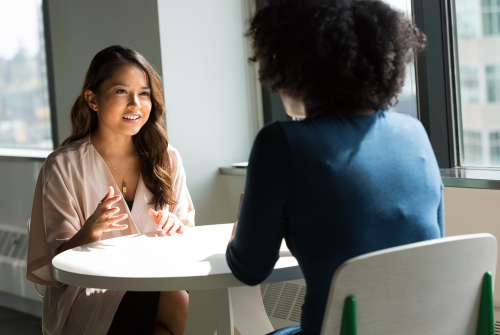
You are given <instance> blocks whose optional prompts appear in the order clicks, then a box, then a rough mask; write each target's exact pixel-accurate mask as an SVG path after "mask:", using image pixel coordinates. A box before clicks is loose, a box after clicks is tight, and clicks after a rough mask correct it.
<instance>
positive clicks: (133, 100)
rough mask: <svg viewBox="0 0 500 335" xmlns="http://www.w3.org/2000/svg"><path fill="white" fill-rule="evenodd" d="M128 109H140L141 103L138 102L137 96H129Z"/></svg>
mask: <svg viewBox="0 0 500 335" xmlns="http://www.w3.org/2000/svg"><path fill="white" fill-rule="evenodd" d="M129 106H130V107H138V108H141V103H140V101H139V96H138V95H137V94H131V95H130V102H129Z"/></svg>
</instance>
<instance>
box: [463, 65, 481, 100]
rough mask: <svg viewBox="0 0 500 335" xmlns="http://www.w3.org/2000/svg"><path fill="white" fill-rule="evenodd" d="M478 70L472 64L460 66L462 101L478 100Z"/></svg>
mask: <svg viewBox="0 0 500 335" xmlns="http://www.w3.org/2000/svg"><path fill="white" fill-rule="evenodd" d="M479 94H480V93H479V70H478V68H477V67H473V66H461V67H460V95H461V98H462V103H476V102H479Z"/></svg>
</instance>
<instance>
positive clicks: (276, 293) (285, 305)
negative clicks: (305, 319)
mask: <svg viewBox="0 0 500 335" xmlns="http://www.w3.org/2000/svg"><path fill="white" fill-rule="evenodd" d="M260 291H261V293H262V301H263V302H264V308H265V309H266V313H267V316H268V317H269V320H270V321H271V324H272V325H273V327H274V329H279V328H283V327H288V326H292V325H296V324H298V323H300V315H301V313H302V309H301V307H302V304H303V303H304V297H305V295H306V285H305V281H304V280H303V279H299V280H291V281H287V282H278V283H271V284H261V285H260Z"/></svg>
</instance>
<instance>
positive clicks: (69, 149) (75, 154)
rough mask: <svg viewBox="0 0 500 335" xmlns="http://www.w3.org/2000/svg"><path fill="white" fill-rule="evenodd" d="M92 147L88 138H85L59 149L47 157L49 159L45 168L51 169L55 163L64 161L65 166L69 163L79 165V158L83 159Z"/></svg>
mask: <svg viewBox="0 0 500 335" xmlns="http://www.w3.org/2000/svg"><path fill="white" fill-rule="evenodd" d="M90 146H91V143H90V141H89V140H88V137H85V138H82V139H80V140H77V141H75V142H71V143H68V144H66V145H64V146H62V147H59V148H57V149H56V150H54V151H52V152H51V153H50V155H48V156H47V159H46V160H45V163H44V168H45V169H50V168H51V167H52V166H53V165H54V164H55V163H57V162H61V161H64V162H65V165H67V164H68V163H70V164H71V162H75V163H76V164H77V163H78V161H79V157H81V156H82V155H83V152H84V151H85V150H86V149H89V147H90Z"/></svg>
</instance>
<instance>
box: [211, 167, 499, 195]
mask: <svg viewBox="0 0 500 335" xmlns="http://www.w3.org/2000/svg"><path fill="white" fill-rule="evenodd" d="M219 173H220V174H221V175H227V176H246V174H247V170H246V169H245V168H234V167H229V166H228V167H221V168H219ZM441 179H442V180H443V185H444V186H445V187H462V188H483V189H492V190H500V169H493V168H463V167H459V168H452V169H441Z"/></svg>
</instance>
